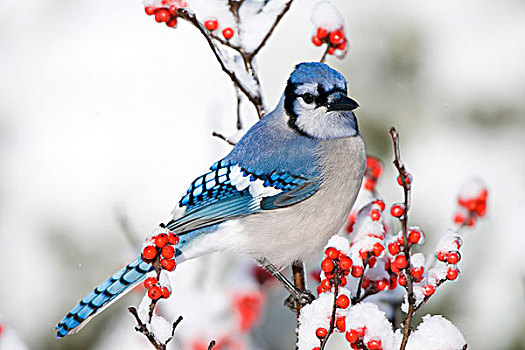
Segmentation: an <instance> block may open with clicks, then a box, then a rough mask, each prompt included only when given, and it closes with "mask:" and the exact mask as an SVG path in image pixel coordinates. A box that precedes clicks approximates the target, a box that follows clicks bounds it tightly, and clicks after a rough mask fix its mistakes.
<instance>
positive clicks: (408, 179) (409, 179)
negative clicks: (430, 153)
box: [397, 173, 412, 186]
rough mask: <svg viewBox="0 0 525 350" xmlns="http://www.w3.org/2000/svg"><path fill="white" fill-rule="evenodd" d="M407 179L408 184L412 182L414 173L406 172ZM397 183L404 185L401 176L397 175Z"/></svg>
mask: <svg viewBox="0 0 525 350" xmlns="http://www.w3.org/2000/svg"><path fill="white" fill-rule="evenodd" d="M405 181H406V183H407V184H410V183H412V174H409V173H405ZM397 183H398V184H399V186H403V181H402V180H401V176H398V177H397Z"/></svg>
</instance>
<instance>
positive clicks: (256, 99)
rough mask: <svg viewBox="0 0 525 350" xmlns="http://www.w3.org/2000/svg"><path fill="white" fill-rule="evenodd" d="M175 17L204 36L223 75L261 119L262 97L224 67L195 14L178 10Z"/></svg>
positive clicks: (211, 39)
mask: <svg viewBox="0 0 525 350" xmlns="http://www.w3.org/2000/svg"><path fill="white" fill-rule="evenodd" d="M177 15H178V16H179V17H181V18H182V19H185V20H186V21H188V22H190V23H191V24H193V26H194V27H195V28H197V29H198V30H199V31H200V32H201V34H202V35H203V36H204V38H205V39H206V41H207V42H208V45H209V46H210V48H211V50H212V52H213V54H214V55H215V58H217V61H219V64H220V65H221V68H222V70H223V71H224V73H226V74H227V75H228V76H229V77H230V79H231V80H232V82H233V84H234V85H235V86H236V87H237V88H239V90H241V91H242V93H243V94H244V95H245V96H246V97H247V98H248V100H250V102H251V103H252V104H253V105H254V106H255V107H256V109H257V113H258V114H259V116H260V118H262V115H263V108H262V97H261V95H260V94H259V93H258V94H256V95H254V94H252V92H250V91H249V90H248V89H247V88H246V87H245V86H244V85H243V84H242V82H241V80H240V79H239V77H238V76H237V74H235V72H234V71H233V70H231V69H229V68H228V67H227V66H226V62H225V58H224V57H223V55H222V53H221V51H220V49H219V47H218V46H217V45H216V44H215V42H214V41H213V40H214V39H213V38H212V36H211V35H210V33H209V32H208V30H207V29H206V28H205V27H204V26H203V25H202V24H201V23H200V22H199V21H198V20H197V18H196V17H195V14H194V13H192V12H190V11H188V10H187V9H186V8H179V9H177Z"/></svg>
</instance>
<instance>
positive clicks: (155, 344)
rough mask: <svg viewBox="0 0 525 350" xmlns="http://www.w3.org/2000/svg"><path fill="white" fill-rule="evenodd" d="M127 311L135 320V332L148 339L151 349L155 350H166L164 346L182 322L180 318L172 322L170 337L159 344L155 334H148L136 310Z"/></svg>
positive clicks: (131, 308)
mask: <svg viewBox="0 0 525 350" xmlns="http://www.w3.org/2000/svg"><path fill="white" fill-rule="evenodd" d="M128 311H129V312H130V313H131V314H132V315H133V317H135V320H136V321H137V326H135V330H136V331H137V332H139V333H142V334H144V335H145V336H146V338H148V340H149V342H150V343H151V345H153V347H154V348H155V349H157V350H166V345H168V343H169V342H170V341H171V340H172V339H173V335H174V334H175V329H176V328H177V326H178V325H179V323H180V322H181V321H182V316H179V318H178V319H177V320H176V321H175V322H173V327H172V329H171V336H170V337H169V338H168V339H167V340H166V342H164V343H161V342H159V341H157V338H155V334H153V332H150V331H149V329H148V327H147V324H146V323H144V322H142V320H141V319H140V317H139V314H138V312H137V309H135V308H134V307H133V306H131V307H129V308H128Z"/></svg>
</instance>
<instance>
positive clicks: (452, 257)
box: [447, 252, 461, 265]
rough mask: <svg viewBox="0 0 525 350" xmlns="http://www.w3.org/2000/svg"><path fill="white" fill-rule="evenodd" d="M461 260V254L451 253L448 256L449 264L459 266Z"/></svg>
mask: <svg viewBox="0 0 525 350" xmlns="http://www.w3.org/2000/svg"><path fill="white" fill-rule="evenodd" d="M460 260H461V255H459V252H451V253H448V254H447V262H448V263H449V264H453V265H455V264H457V263H458V262H459V261H460Z"/></svg>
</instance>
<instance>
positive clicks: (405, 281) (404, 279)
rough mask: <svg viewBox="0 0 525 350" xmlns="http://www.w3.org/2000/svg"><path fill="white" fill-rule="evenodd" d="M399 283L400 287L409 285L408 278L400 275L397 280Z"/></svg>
mask: <svg viewBox="0 0 525 350" xmlns="http://www.w3.org/2000/svg"><path fill="white" fill-rule="evenodd" d="M397 283H399V285H400V286H404V285H405V284H407V278H406V276H405V275H400V276H399V277H398V279H397Z"/></svg>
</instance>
